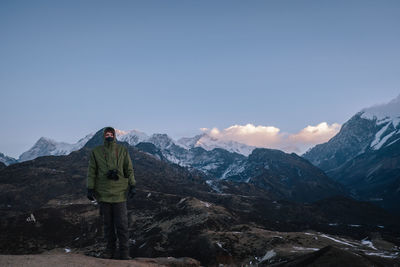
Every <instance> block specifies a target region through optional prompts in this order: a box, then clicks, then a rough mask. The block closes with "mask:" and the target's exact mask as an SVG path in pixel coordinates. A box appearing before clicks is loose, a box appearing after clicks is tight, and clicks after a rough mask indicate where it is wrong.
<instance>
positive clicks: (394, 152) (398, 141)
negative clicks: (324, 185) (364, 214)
mask: <svg viewBox="0 0 400 267" xmlns="http://www.w3.org/2000/svg"><path fill="white" fill-rule="evenodd" d="M303 157H304V158H306V159H308V160H310V161H311V162H312V163H313V164H314V165H316V166H318V167H320V168H322V169H323V170H325V172H326V173H327V174H328V176H330V177H332V178H333V179H335V180H336V181H338V182H340V183H342V184H343V185H344V186H345V187H346V188H347V189H348V190H350V191H351V193H352V195H353V197H356V198H358V199H361V200H367V201H373V202H375V203H377V204H378V205H381V206H382V207H384V208H386V209H388V210H391V211H394V212H397V213H399V212H400V207H399V205H397V204H396V203H398V202H399V201H400V95H399V96H398V97H397V98H395V99H393V100H392V101H390V102H389V103H387V104H381V105H376V106H373V107H369V108H365V109H363V110H361V111H360V112H358V113H357V114H356V115H354V116H353V117H352V118H351V119H350V120H348V121H347V122H346V123H345V124H343V126H342V128H341V130H340V132H339V133H338V134H337V135H336V136H334V137H333V138H332V139H331V140H329V141H328V142H327V143H324V144H320V145H317V146H315V147H314V148H312V149H311V150H309V151H308V152H306V153H305V154H304V155H303Z"/></svg>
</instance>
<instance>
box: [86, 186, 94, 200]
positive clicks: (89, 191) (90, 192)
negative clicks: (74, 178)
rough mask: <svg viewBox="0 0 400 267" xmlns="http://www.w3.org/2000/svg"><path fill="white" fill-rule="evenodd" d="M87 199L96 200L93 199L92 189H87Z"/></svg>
mask: <svg viewBox="0 0 400 267" xmlns="http://www.w3.org/2000/svg"><path fill="white" fill-rule="evenodd" d="M87 198H88V199H89V200H90V201H93V200H96V199H95V197H94V189H90V188H88V190H87Z"/></svg>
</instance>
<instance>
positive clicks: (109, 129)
mask: <svg viewBox="0 0 400 267" xmlns="http://www.w3.org/2000/svg"><path fill="white" fill-rule="evenodd" d="M106 132H112V133H113V135H114V140H113V141H112V142H108V141H106V137H105V135H106ZM115 143H117V136H116V135H115V129H114V128H113V127H110V126H108V127H105V128H104V129H103V144H104V146H107V147H109V146H110V145H113V144H115Z"/></svg>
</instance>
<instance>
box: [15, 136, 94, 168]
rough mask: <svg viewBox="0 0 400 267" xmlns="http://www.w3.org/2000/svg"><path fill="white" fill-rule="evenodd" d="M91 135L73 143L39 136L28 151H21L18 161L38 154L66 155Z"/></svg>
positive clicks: (29, 158) (84, 142)
mask: <svg viewBox="0 0 400 267" xmlns="http://www.w3.org/2000/svg"><path fill="white" fill-rule="evenodd" d="M92 137H93V133H90V134H88V135H86V136H85V137H83V138H81V139H80V140H79V141H78V142H76V143H74V144H69V143H65V142H57V141H55V140H53V139H50V138H46V137H41V138H40V139H39V140H38V141H37V142H36V143H35V144H34V145H33V147H31V148H30V149H29V150H28V151H26V152H24V153H22V154H21V155H20V156H19V159H18V161H19V162H23V161H27V160H31V159H35V158H37V157H40V156H48V155H53V156H59V155H68V154H69V153H71V152H72V151H75V150H78V149H80V148H81V147H83V146H84V145H85V144H86V142H87V141H88V140H89V139H90V138H92Z"/></svg>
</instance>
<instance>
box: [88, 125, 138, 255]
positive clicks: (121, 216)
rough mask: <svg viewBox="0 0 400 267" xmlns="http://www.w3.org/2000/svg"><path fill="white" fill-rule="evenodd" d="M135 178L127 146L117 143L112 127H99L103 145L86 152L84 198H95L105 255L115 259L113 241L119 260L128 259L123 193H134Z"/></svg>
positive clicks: (125, 197) (126, 215)
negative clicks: (117, 243)
mask: <svg viewBox="0 0 400 267" xmlns="http://www.w3.org/2000/svg"><path fill="white" fill-rule="evenodd" d="M135 186H136V181H135V177H134V174H133V167H132V161H131V158H130V156H129V153H128V149H127V148H126V147H124V146H122V145H120V144H117V142H116V137H115V130H114V128H112V127H106V128H104V130H103V145H99V146H97V147H95V148H93V150H92V151H91V153H90V160H89V167H88V172H87V188H88V190H87V198H88V199H89V200H95V199H96V200H97V201H98V202H99V204H100V215H101V217H102V220H103V224H104V237H105V239H106V241H107V247H106V251H105V252H104V254H103V256H104V257H105V258H116V242H117V237H118V241H119V252H120V254H119V259H123V260H128V259H130V257H129V232H128V214H127V207H126V200H127V195H128V197H129V198H132V197H133V196H134V195H135V192H136V190H135Z"/></svg>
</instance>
